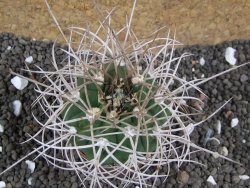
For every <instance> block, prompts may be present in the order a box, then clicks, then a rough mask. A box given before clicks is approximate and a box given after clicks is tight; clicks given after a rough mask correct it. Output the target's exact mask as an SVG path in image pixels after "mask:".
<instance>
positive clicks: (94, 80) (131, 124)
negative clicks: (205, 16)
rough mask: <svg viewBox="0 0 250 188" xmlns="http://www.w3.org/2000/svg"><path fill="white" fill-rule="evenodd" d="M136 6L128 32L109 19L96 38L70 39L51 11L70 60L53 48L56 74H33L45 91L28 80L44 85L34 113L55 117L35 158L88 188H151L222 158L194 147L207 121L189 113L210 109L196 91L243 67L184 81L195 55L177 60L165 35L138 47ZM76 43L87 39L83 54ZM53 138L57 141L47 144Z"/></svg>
mask: <svg viewBox="0 0 250 188" xmlns="http://www.w3.org/2000/svg"><path fill="white" fill-rule="evenodd" d="M46 3H47V2H46ZM135 4H136V1H135V2H134V6H133V8H132V13H131V15H130V18H129V19H128V20H127V22H126V24H125V26H124V27H123V28H122V29H121V30H119V31H115V30H114V29H112V27H111V13H109V14H108V16H107V17H106V18H105V19H104V20H103V21H102V22H100V27H99V28H98V29H97V30H96V32H92V31H89V30H88V29H84V28H79V27H71V28H70V33H71V35H70V37H69V38H67V37H66V36H65V35H64V33H63V32H62V30H61V28H60V26H59V24H58V22H57V21H56V19H55V17H54V15H53V14H52V12H51V10H50V8H49V5H48V4H47V5H48V8H49V11H50V13H51V15H52V17H53V19H54V21H55V23H56V24H57V26H58V28H59V30H60V31H61V33H62V35H63V37H64V39H65V41H66V42H67V45H68V50H63V49H61V50H62V51H63V52H64V53H65V54H66V55H67V58H66V59H64V60H63V61H62V62H57V60H56V58H55V48H53V50H52V57H53V61H52V64H53V66H54V69H55V70H54V71H44V70H42V69H41V68H39V67H38V69H39V70H38V71H32V70H28V71H29V73H31V74H42V75H43V79H44V80H45V82H44V83H40V82H38V81H36V80H33V79H29V78H26V79H28V80H30V81H32V82H33V83H35V84H36V86H37V88H36V91H37V93H38V94H39V96H38V97H37V100H36V101H35V102H34V106H35V107H37V105H38V106H39V108H40V109H41V110H42V111H43V112H44V115H45V116H46V117H47V119H46V121H45V122H40V121H39V120H38V119H37V121H38V123H39V125H40V126H41V129H40V130H39V131H38V132H37V133H36V134H35V135H33V136H31V139H32V140H34V141H36V142H37V143H38V144H39V145H40V147H38V148H36V149H35V150H34V152H32V153H35V152H38V153H39V155H38V156H37V157H39V156H42V157H44V158H45V159H46V161H47V162H48V163H50V164H52V165H54V166H56V167H58V168H61V169H64V170H74V171H76V173H77V175H78V176H79V178H80V180H81V182H82V184H83V186H84V183H85V181H86V180H90V187H94V186H99V187H102V182H104V183H107V184H109V185H111V186H112V187H116V185H115V184H114V183H113V182H112V179H114V178H115V179H117V180H120V182H121V185H123V186H126V185H128V184H130V183H134V184H136V185H138V186H140V187H144V186H146V185H147V184H148V180H149V179H153V180H156V178H158V177H167V176H168V173H167V174H162V173H160V169H161V168H162V166H163V165H167V167H168V170H170V164H171V163H176V164H177V166H178V167H180V166H181V165H182V163H183V162H195V163H197V162H196V161H192V160H191V159H190V158H189V157H190V154H191V153H192V152H197V151H205V152H209V153H211V154H216V153H215V152H212V151H209V150H206V149H204V148H201V147H199V146H197V145H195V144H194V143H192V142H191V140H190V137H189V135H190V133H191V132H192V130H193V129H194V127H196V126H198V125H200V124H201V123H202V122H204V121H205V120H202V121H201V122H193V121H192V119H191V116H192V115H195V114H191V113H189V112H188V108H190V107H189V106H188V105H187V103H186V101H187V100H197V101H199V102H201V103H202V101H200V99H199V98H195V97H192V96H189V95H188V90H189V89H191V88H193V89H196V90H197V91H199V92H201V91H200V89H199V88H198V85H200V84H202V83H204V82H206V81H208V80H210V79H212V78H215V77H217V76H219V75H221V74H224V73H225V72H228V71H231V70H233V69H236V68H238V67H239V66H238V67H233V68H232V69H229V70H227V71H225V72H222V73H219V74H217V75H215V76H213V77H210V78H206V79H196V80H193V81H187V80H185V79H184V78H180V77H179V76H178V73H177V70H178V67H179V64H180V63H181V60H182V59H183V58H185V57H187V56H189V55H190V54H187V53H185V54H183V55H182V56H180V57H174V56H173V53H174V49H175V46H177V45H180V43H179V42H177V41H176V40H175V39H170V38H169V36H170V34H169V32H168V33H167V35H166V36H161V32H162V31H163V30H162V29H159V30H157V31H156V32H154V33H153V34H152V35H151V36H150V37H148V38H144V39H138V38H137V36H136V35H135V33H134V32H133V30H132V29H131V21H132V17H133V12H134V9H135ZM103 34H105V35H104V36H105V37H104V38H102V37H101V36H102V35H103ZM75 35H77V36H78V37H80V38H81V39H80V41H79V43H78V47H77V48H76V50H74V49H73V47H72V45H74V46H76V45H77V44H75V43H74V42H73V41H74V40H73V36H75ZM119 35H124V41H120V40H119V39H118V38H119ZM241 66H243V65H241ZM60 67H62V68H60ZM13 74H15V73H13ZM19 76H21V75H19ZM21 77H22V76H21ZM218 110H219V109H218ZM198 112H199V111H198V110H197V113H198ZM197 113H196V114H197ZM212 115H213V114H212ZM212 115H211V116H212ZM211 116H209V117H207V119H208V118H210V117H211ZM48 131H49V132H52V134H51V135H52V137H53V138H52V139H51V140H48V141H46V139H45V136H46V134H47V133H48ZM191 148H192V151H191ZM32 153H31V154H32ZM29 155H30V154H28V155H27V156H29ZM27 156H26V157H27ZM220 157H223V156H220ZM223 158H226V157H223ZM21 160H22V159H21ZM21 160H20V161H21ZM228 160H230V159H228ZM15 164H16V163H15ZM15 164H14V165H15ZM14 165H13V166H14ZM8 169H9V168H8ZM8 169H7V170H8ZM153 184H154V183H153ZM151 186H152V185H151ZM87 187H89V186H87Z"/></svg>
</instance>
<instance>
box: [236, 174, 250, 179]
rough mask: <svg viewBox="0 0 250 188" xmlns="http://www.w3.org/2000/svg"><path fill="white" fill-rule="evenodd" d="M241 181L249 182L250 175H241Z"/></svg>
mask: <svg viewBox="0 0 250 188" xmlns="http://www.w3.org/2000/svg"><path fill="white" fill-rule="evenodd" d="M239 178H240V179H241V180H248V179H249V178H250V177H249V176H248V175H239Z"/></svg>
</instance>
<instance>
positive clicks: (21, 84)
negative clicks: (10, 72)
mask: <svg viewBox="0 0 250 188" xmlns="http://www.w3.org/2000/svg"><path fill="white" fill-rule="evenodd" d="M10 81H11V83H12V84H13V85H14V86H15V88H17V89H18V90H23V89H24V88H25V87H26V86H27V85H28V80H26V79H24V78H21V77H19V76H15V77H14V78H12V79H11V80H10Z"/></svg>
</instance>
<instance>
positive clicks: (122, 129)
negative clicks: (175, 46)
mask: <svg viewBox="0 0 250 188" xmlns="http://www.w3.org/2000/svg"><path fill="white" fill-rule="evenodd" d="M123 61H124V60H123ZM139 69H140V68H139V66H138V65H136V62H134V63H131V65H130V67H129V66H126V64H124V65H121V64H120V63H119V62H112V61H111V62H106V63H105V64H104V65H103V64H99V65H98V64H92V66H90V68H89V69H88V70H87V73H86V74H87V76H86V77H79V78H77V87H78V91H79V92H80V93H79V99H78V100H77V101H74V102H73V103H70V104H69V105H68V107H66V109H65V111H64V113H63V119H64V121H73V122H72V123H69V126H71V127H73V128H74V129H76V134H77V135H79V137H78V138H77V139H76V141H75V142H76V144H77V145H82V146H90V147H88V148H83V149H81V151H82V153H83V154H84V156H85V157H86V159H87V160H93V159H95V160H96V158H97V156H95V155H97V154H98V151H100V152H99V156H98V160H99V162H100V163H102V164H104V165H117V164H120V163H125V162H126V161H127V160H128V158H129V156H130V155H132V154H133V152H135V151H136V152H137V153H138V154H140V155H142V156H143V155H148V154H149V153H150V152H155V151H156V148H157V145H158V144H157V142H158V141H157V135H155V134H154V130H156V129H157V127H162V126H164V123H165V122H167V121H168V116H169V115H170V114H171V113H170V111H169V110H168V107H167V106H166V105H165V104H161V103H164V100H162V101H160V100H159V99H157V96H156V95H157V93H158V92H159V91H160V90H162V88H161V86H160V84H159V83H157V81H156V80H155V79H154V78H151V77H150V75H148V74H147V73H146V72H145V73H143V71H142V70H139ZM158 97H159V98H160V96H158ZM157 100H158V101H157ZM159 101H160V102H159ZM100 143H102V144H104V145H103V146H99V144H100ZM93 144H94V145H96V144H97V146H95V147H93ZM105 144H107V145H105ZM110 152H112V155H110Z"/></svg>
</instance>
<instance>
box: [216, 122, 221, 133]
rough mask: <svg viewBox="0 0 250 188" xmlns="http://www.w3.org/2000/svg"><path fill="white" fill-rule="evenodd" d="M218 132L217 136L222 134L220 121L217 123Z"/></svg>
mask: <svg viewBox="0 0 250 188" xmlns="http://www.w3.org/2000/svg"><path fill="white" fill-rule="evenodd" d="M216 130H217V134H220V133H221V122H220V120H218V121H217V124H216Z"/></svg>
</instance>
